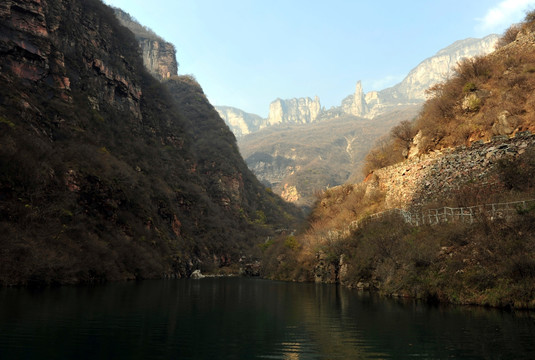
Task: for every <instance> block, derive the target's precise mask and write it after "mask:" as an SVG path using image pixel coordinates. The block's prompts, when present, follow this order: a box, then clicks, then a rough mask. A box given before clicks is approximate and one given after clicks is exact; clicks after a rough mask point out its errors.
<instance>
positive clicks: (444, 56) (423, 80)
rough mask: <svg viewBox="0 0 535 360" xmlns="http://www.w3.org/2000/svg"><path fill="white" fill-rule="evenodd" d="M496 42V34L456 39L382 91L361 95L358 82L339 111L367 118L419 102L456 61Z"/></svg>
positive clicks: (485, 50)
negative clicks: (479, 37) (480, 37)
mask: <svg viewBox="0 0 535 360" xmlns="http://www.w3.org/2000/svg"><path fill="white" fill-rule="evenodd" d="M497 41H498V35H489V36H487V37H484V38H482V39H472V38H470V39H464V40H459V41H456V42H455V43H453V44H451V45H450V46H448V47H446V48H444V49H442V50H440V51H439V52H437V53H436V54H435V55H433V56H431V57H430V58H427V59H425V60H424V61H422V62H421V63H420V64H418V66H416V67H415V68H414V69H412V70H411V71H410V72H409V74H408V75H407V76H406V77H405V78H404V79H403V81H401V82H400V83H399V84H397V85H394V86H392V87H390V88H387V89H384V90H380V91H371V92H369V93H366V94H363V93H362V86H360V85H359V84H360V82H358V83H357V87H356V91H355V93H354V94H353V95H349V96H348V97H346V98H345V99H344V100H343V101H342V105H341V110H342V111H343V112H344V113H346V114H352V115H356V116H364V117H367V118H370V119H371V118H374V117H375V116H377V115H379V114H383V113H385V112H388V111H392V109H393V108H395V107H396V106H400V105H401V106H404V105H414V104H422V103H423V102H424V101H425V100H426V98H427V96H426V90H427V89H429V88H430V87H431V86H433V85H435V84H437V83H441V82H443V81H444V80H446V79H448V77H450V76H451V75H452V74H453V72H454V70H455V67H456V66H457V63H458V62H459V61H460V60H462V59H464V58H471V57H474V56H480V55H486V54H488V53H490V52H492V51H494V49H495V46H496V42H497Z"/></svg>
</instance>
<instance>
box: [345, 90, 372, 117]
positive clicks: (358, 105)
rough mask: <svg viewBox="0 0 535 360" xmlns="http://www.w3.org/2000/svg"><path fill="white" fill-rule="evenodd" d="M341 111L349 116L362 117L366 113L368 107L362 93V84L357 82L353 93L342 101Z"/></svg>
mask: <svg viewBox="0 0 535 360" xmlns="http://www.w3.org/2000/svg"><path fill="white" fill-rule="evenodd" d="M342 111H343V112H344V113H346V114H349V115H354V116H363V115H364V114H366V113H367V112H368V105H367V103H366V98H365V97H364V92H363V91H362V83H361V82H360V81H357V85H356V86H355V93H354V94H353V95H349V96H347V97H346V98H345V99H344V100H342Z"/></svg>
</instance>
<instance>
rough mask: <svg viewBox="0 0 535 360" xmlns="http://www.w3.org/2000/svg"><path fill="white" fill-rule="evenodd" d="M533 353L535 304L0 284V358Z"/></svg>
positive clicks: (297, 290)
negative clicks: (509, 308) (534, 310)
mask: <svg viewBox="0 0 535 360" xmlns="http://www.w3.org/2000/svg"><path fill="white" fill-rule="evenodd" d="M413 357H415V358H423V359H445V358H454V359H535V316H534V315H533V314H529V313H509V312H502V311H495V310H489V309H482V308H468V307H433V306H428V305H424V304H421V303H416V302H408V303H407V302H405V303H402V302H399V301H396V300H392V299H384V298H380V297H376V296H369V295H362V294H359V293H357V292H355V291H352V290H348V289H344V288H339V287H336V286H329V285H315V284H295V283H283V282H273V281H263V280H256V279H244V278H224V279H202V280H158V281H144V282H138V283H133V282H131V283H118V284H108V285H102V286H93V287H60V288H51V289H44V290H39V291H36V290H28V289H0V359H3V360H4V359H389V358H400V359H404V358H413Z"/></svg>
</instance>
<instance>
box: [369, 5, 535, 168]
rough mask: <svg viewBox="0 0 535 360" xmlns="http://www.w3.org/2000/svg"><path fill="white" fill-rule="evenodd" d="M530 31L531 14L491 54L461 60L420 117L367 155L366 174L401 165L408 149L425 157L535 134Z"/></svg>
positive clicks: (534, 53)
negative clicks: (527, 132) (495, 138)
mask: <svg viewBox="0 0 535 360" xmlns="http://www.w3.org/2000/svg"><path fill="white" fill-rule="evenodd" d="M534 30H535V12H529V13H528V14H527V15H526V18H525V21H524V22H523V23H521V24H516V25H513V26H512V27H510V28H509V29H508V30H507V31H506V32H505V33H504V35H503V36H502V37H501V39H500V40H499V42H498V45H497V50H496V51H495V52H494V53H492V54H490V55H487V56H482V57H475V58H470V59H465V60H463V61H461V62H460V63H459V64H458V66H457V68H456V71H455V74H454V75H453V76H452V77H451V78H450V79H449V80H448V81H446V82H444V83H441V84H437V85H435V86H433V87H432V88H430V89H429V90H428V93H429V100H428V101H427V102H426V103H425V104H424V106H423V108H422V110H421V113H420V114H419V116H418V117H417V118H416V119H415V120H414V121H413V122H410V123H407V122H405V123H401V124H400V125H398V126H397V127H395V128H394V129H392V132H391V133H390V135H389V136H388V137H386V138H384V139H382V140H381V141H380V142H379V143H378V144H377V145H376V147H375V148H374V149H373V150H372V151H371V152H370V153H369V154H368V155H367V158H366V165H365V166H364V171H365V173H366V174H367V173H369V172H370V171H372V170H373V169H377V168H381V167H384V166H388V165H391V164H394V163H397V162H400V161H403V160H404V159H406V158H407V156H408V155H409V153H410V151H411V150H412V151H413V153H414V154H424V153H428V152H431V151H433V150H437V149H442V148H447V147H455V146H460V145H469V144H471V143H472V142H474V141H478V140H489V139H491V138H492V137H493V136H495V135H512V134H515V133H516V132H519V131H525V130H535V122H534V117H535V98H534V97H533V95H532V94H533V93H534V92H535V44H534V43H533V41H532V40H531V37H530V36H531V35H532V34H533V31H534Z"/></svg>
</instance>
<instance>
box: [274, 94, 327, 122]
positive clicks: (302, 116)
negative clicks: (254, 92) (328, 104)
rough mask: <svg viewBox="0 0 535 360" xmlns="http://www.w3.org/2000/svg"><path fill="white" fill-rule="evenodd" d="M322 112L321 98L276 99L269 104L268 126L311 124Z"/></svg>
mask: <svg viewBox="0 0 535 360" xmlns="http://www.w3.org/2000/svg"><path fill="white" fill-rule="evenodd" d="M320 111H321V103H320V99H319V97H317V96H316V97H314V99H311V98H308V97H307V98H299V99H287V100H281V99H276V100H275V101H273V102H271V104H269V115H268V118H267V125H268V126H273V125H281V124H284V125H288V124H309V123H311V122H314V120H316V118H317V117H318V115H319V113H320Z"/></svg>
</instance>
